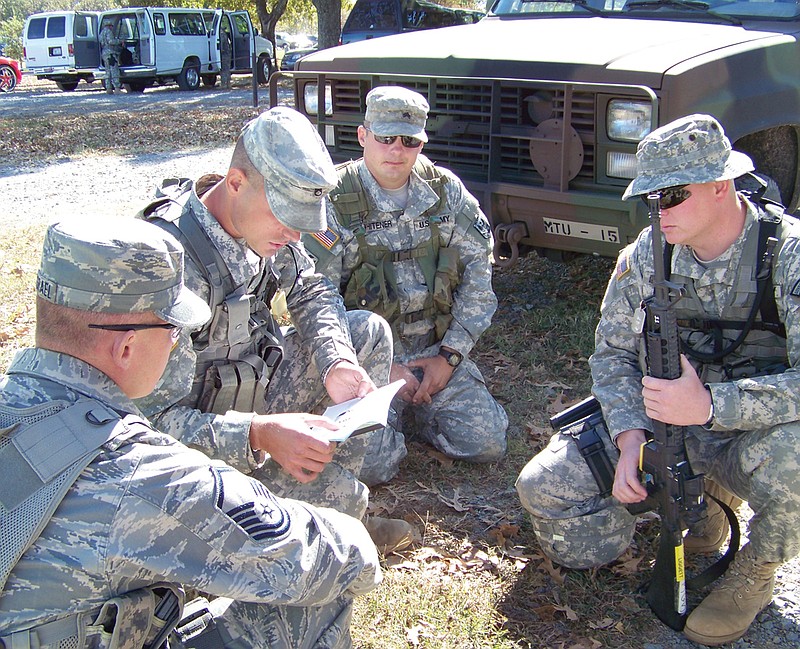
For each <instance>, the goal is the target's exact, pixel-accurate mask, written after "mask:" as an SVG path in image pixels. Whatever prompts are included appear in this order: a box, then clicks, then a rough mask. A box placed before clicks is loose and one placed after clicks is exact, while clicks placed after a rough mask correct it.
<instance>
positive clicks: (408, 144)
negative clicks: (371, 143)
mask: <svg viewBox="0 0 800 649" xmlns="http://www.w3.org/2000/svg"><path fill="white" fill-rule="evenodd" d="M370 133H372V131H370ZM372 137H374V138H375V141H376V142H378V143H380V144H385V145H386V146H389V145H390V144H394V141H395V140H396V139H397V138H400V143H401V144H402V145H403V146H404V147H405V148H406V149H419V148H420V147H421V146H422V140H420V139H419V138H418V137H412V136H410V135H375V133H372Z"/></svg>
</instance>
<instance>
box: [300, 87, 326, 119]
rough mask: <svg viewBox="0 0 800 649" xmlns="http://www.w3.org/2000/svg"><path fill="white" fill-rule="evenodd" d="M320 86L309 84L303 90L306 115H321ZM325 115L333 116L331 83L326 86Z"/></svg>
mask: <svg viewBox="0 0 800 649" xmlns="http://www.w3.org/2000/svg"><path fill="white" fill-rule="evenodd" d="M318 99H319V84H316V83H307V84H306V85H305V87H304V88H303V108H305V111H306V115H318V114H319V106H318V103H319V102H318ZM325 115H326V116H330V115H333V99H332V97H331V86H330V84H329V83H326V84H325Z"/></svg>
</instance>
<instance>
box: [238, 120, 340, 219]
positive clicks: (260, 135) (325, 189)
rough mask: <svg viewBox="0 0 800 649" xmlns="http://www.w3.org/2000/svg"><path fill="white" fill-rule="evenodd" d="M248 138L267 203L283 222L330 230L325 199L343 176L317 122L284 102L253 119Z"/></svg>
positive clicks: (245, 138) (246, 145) (249, 152)
mask: <svg viewBox="0 0 800 649" xmlns="http://www.w3.org/2000/svg"><path fill="white" fill-rule="evenodd" d="M242 139H243V141H244V148H245V151H246V152H247V157H248V158H250V162H252V163H253V166H254V167H255V168H256V169H257V170H258V173H260V174H261V175H262V176H263V177H264V188H265V190H266V194H267V202H269V206H270V209H271V210H272V213H273V214H275V217H276V218H277V219H278V221H280V222H281V223H282V224H283V225H285V226H286V227H288V228H291V229H292V230H298V231H300V232H319V231H321V230H325V229H326V227H327V225H326V218H325V197H326V196H327V194H328V193H329V192H330V191H331V190H332V189H333V188H334V187H335V186H336V183H337V182H338V176H337V174H336V169H335V168H334V166H333V161H332V160H331V156H330V154H329V153H328V150H327V149H326V148H325V144H324V142H323V141H322V138H321V137H320V136H319V133H317V131H316V129H315V128H314V127H313V126H312V124H311V122H309V121H308V119H306V118H305V117H303V115H301V114H300V113H298V112H297V111H296V110H293V109H292V108H288V107H286V106H278V107H276V108H271V109H270V110H268V111H266V112H264V113H261V115H259V116H258V117H256V118H255V119H253V120H251V121H250V122H248V124H247V125H246V126H245V127H244V130H243V131H242Z"/></svg>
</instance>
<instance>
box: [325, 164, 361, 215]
mask: <svg viewBox="0 0 800 649" xmlns="http://www.w3.org/2000/svg"><path fill="white" fill-rule="evenodd" d="M336 172H337V173H338V174H339V182H338V183H337V184H336V187H334V188H333V191H331V193H330V194H329V196H330V200H331V204H332V205H333V209H334V211H335V212H336V216H337V218H338V220H339V223H340V224H341V225H342V226H344V227H345V228H348V229H349V228H350V224H351V223H352V222H353V217H354V216H357V217H358V218H359V222H360V221H361V220H362V219H363V218H364V217H365V216H366V215H367V214H368V213H369V202H368V201H367V192H366V191H364V185H363V184H362V182H361V178H359V176H358V169H357V168H356V161H355V160H350V161H348V162H343V163H342V164H339V165H336Z"/></svg>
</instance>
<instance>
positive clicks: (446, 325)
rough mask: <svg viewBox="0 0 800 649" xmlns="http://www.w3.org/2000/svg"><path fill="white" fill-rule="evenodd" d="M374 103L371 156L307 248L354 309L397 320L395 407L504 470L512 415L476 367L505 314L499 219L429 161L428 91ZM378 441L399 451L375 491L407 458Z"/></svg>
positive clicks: (400, 92)
mask: <svg viewBox="0 0 800 649" xmlns="http://www.w3.org/2000/svg"><path fill="white" fill-rule="evenodd" d="M366 104H367V110H366V115H365V117H364V125H363V126H359V127H358V141H359V144H361V146H362V147H363V148H364V157H363V158H361V159H360V160H357V161H355V162H351V163H349V164H348V165H346V166H344V167H342V168H341V169H340V172H339V183H338V186H337V188H336V190H334V192H332V194H331V198H332V204H333V208H332V209H331V210H329V212H328V230H327V232H322V233H319V234H315V233H311V234H308V235H305V236H304V238H303V241H304V243H305V244H306V247H307V248H308V250H309V251H310V252H311V254H312V255H313V256H314V258H315V260H316V267H317V270H318V271H320V272H322V273H324V274H325V275H327V276H328V277H329V278H330V279H331V281H332V282H333V283H334V284H335V285H336V286H338V287H339V288H340V291H341V293H342V295H343V296H344V299H345V304H346V305H347V307H348V309H362V308H366V309H370V310H372V311H374V312H375V313H379V314H380V315H382V316H384V317H385V318H386V319H387V320H388V321H389V322H390V323H391V325H392V331H393V333H394V338H395V357H396V360H395V362H394V364H393V365H392V374H391V378H392V380H397V379H405V381H406V385H405V386H404V388H402V389H401V391H400V393H399V398H398V399H395V403H396V405H397V407H398V409H399V410H402V409H403V407H404V405H405V404H408V405H409V406H410V407H411V408H413V413H414V416H415V418H416V420H417V424H418V429H419V431H420V435H421V436H422V437H423V439H425V440H426V441H427V442H429V443H430V444H432V445H433V446H434V447H436V448H437V449H438V450H439V451H441V452H442V453H444V454H445V455H447V456H449V457H452V458H456V459H461V460H466V461H469V462H493V461H495V460H498V459H500V458H501V457H502V456H503V454H504V453H505V449H506V439H505V432H506V428H507V427H508V417H507V416H506V413H505V411H504V410H503V408H502V406H500V404H498V403H497V402H496V401H495V400H494V398H492V396H491V395H490V394H489V391H488V389H487V387H486V385H485V383H484V380H483V377H482V376H481V373H480V371H479V370H478V368H477V366H476V365H475V363H473V362H472V361H471V360H470V359H469V353H470V351H471V350H472V347H473V346H474V345H475V343H476V342H477V340H478V338H479V337H480V335H481V334H482V333H483V332H484V331H485V330H486V328H487V327H488V326H489V324H490V323H491V319H492V315H493V314H494V312H495V309H496V308H497V298H496V297H495V295H494V292H493V291H492V283H491V280H492V266H491V251H492V245H493V241H492V234H491V230H490V227H489V223H488V221H487V220H486V217H485V216H484V215H483V213H482V212H481V210H480V207H479V206H478V202H477V201H476V200H475V198H474V197H473V196H472V195H471V194H470V193H469V192H468V191H467V190H466V189H465V187H464V185H463V184H462V183H461V181H460V180H459V179H458V178H456V177H455V176H454V175H453V174H452V173H450V172H449V171H448V170H446V169H443V168H441V167H434V166H433V164H432V163H431V162H430V160H428V159H427V158H425V157H424V156H422V155H420V152H421V151H422V147H423V143H424V142H427V140H428V136H427V134H426V133H425V123H426V120H427V116H428V108H429V107H428V102H427V101H426V100H425V98H424V97H423V96H422V95H420V94H419V93H417V92H414V91H412V90H409V89H407V88H402V87H399V86H385V87H377V88H373V89H372V90H371V91H370V92H369V93H368V94H367V99H366ZM375 441H383V442H391V443H392V444H393V445H394V446H393V447H392V448H385V449H384V448H381V449H378V448H376V449H375V452H374V453H372V452H371V453H369V454H368V457H373V458H374V459H375V460H376V462H380V463H381V464H380V465H376V466H372V467H370V466H368V467H365V470H364V472H363V473H362V478H364V479H366V480H367V482H368V483H370V482H377V481H384V480H388V479H389V478H391V477H392V476H393V475H394V474H395V473H396V471H397V465H398V464H399V461H400V459H402V457H403V455H404V454H405V447H404V446H402V440H400V441H397V440H396V438H392V437H389V436H384V437H383V438H382V439H380V440H377V439H376V440H375ZM389 460H391V462H389ZM366 476H369V477H366Z"/></svg>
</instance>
